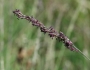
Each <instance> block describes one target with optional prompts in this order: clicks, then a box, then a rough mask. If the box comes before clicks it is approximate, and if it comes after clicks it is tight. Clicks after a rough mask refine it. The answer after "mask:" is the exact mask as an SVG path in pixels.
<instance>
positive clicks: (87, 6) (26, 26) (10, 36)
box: [0, 0, 90, 70]
mask: <svg viewBox="0 0 90 70" xmlns="http://www.w3.org/2000/svg"><path fill="white" fill-rule="evenodd" d="M15 9H19V10H21V12H22V13H23V14H25V15H29V16H33V17H34V18H36V19H38V20H39V21H40V22H42V23H43V24H44V25H45V26H46V27H50V26H53V27H54V28H55V30H56V31H58V32H59V31H62V32H64V34H65V35H66V36H68V38H69V39H70V40H71V41H72V42H73V43H74V44H75V46H76V47H77V48H79V49H80V50H81V51H82V52H83V53H84V54H85V55H87V56H88V57H90V0H0V70H90V61H89V60H87V59H86V58H84V57H83V56H82V55H81V54H79V53H78V52H72V51H70V50H68V49H67V48H65V46H64V45H63V44H62V43H61V42H58V41H56V39H53V40H52V39H51V38H50V37H49V36H48V35H47V34H45V35H44V34H43V33H41V32H40V30H39V29H38V28H37V27H34V26H32V25H31V23H29V22H28V21H26V20H21V19H20V20H18V19H17V17H16V16H14V14H13V13H12V11H13V10H15ZM20 46H22V47H24V48H26V49H29V48H33V47H34V53H33V55H32V56H31V57H30V58H28V59H29V60H30V61H31V63H32V66H30V67H29V69H26V65H25V64H24V63H22V64H18V63H17V61H16V58H17V53H18V48H19V47H20Z"/></svg>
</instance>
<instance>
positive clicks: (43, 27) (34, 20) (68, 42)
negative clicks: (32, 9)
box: [13, 9, 78, 51]
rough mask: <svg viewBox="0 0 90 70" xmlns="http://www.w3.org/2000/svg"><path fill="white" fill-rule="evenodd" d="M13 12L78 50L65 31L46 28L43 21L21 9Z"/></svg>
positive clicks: (71, 48)
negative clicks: (23, 12) (24, 12)
mask: <svg viewBox="0 0 90 70" xmlns="http://www.w3.org/2000/svg"><path fill="white" fill-rule="evenodd" d="M13 13H14V14H15V15H16V16H17V17H18V19H19V18H21V19H26V20H28V21H29V22H31V23H32V25H33V26H37V27H39V28H40V30H41V32H43V33H47V34H48V35H49V36H50V37H51V38H52V39H53V38H54V37H55V38H56V39H57V40H59V41H61V42H63V43H64V45H65V47H67V48H68V49H70V50H71V51H78V50H77V49H76V48H75V47H74V45H73V43H72V42H71V41H70V40H69V39H68V38H67V37H66V36H65V35H64V34H63V32H61V31H60V33H58V32H56V31H55V29H54V28H53V27H49V28H46V27H45V26H44V25H43V24H42V23H41V22H39V21H38V20H37V19H35V18H33V17H32V16H26V15H23V14H22V13H21V11H20V10H17V9H16V10H15V11H13Z"/></svg>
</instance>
